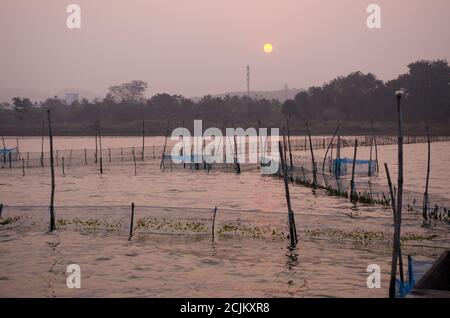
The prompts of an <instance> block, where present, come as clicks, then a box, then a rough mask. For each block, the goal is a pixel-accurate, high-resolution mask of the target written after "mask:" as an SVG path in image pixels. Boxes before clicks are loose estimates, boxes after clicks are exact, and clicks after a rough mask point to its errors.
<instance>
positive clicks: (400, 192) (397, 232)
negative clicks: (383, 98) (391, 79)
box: [389, 91, 403, 298]
mask: <svg viewBox="0 0 450 318" xmlns="http://www.w3.org/2000/svg"><path fill="white" fill-rule="evenodd" d="M402 95H403V92H401V91H399V92H397V93H396V98H397V122H398V136H397V143H398V180H397V209H396V214H397V217H396V219H395V227H394V241H393V251H392V266H391V279H390V284H389V297H390V298H395V277H396V274H397V255H399V251H400V237H401V222H402V201H403V128H402V109H401V99H402Z"/></svg>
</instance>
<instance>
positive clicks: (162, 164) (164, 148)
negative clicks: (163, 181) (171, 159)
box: [159, 122, 169, 170]
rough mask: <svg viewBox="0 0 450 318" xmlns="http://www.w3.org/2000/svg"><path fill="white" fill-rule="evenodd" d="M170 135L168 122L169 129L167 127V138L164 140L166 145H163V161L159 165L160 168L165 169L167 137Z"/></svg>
mask: <svg viewBox="0 0 450 318" xmlns="http://www.w3.org/2000/svg"><path fill="white" fill-rule="evenodd" d="M168 136H169V122H167V129H166V139H165V140H164V147H163V152H162V155H161V163H160V165H159V169H163V170H164V156H165V154H166V147H167V138H168Z"/></svg>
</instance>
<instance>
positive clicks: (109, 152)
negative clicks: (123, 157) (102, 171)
mask: <svg viewBox="0 0 450 318" xmlns="http://www.w3.org/2000/svg"><path fill="white" fill-rule="evenodd" d="M108 159H109V163H111V148H108Z"/></svg>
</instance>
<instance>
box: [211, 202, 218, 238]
mask: <svg viewBox="0 0 450 318" xmlns="http://www.w3.org/2000/svg"><path fill="white" fill-rule="evenodd" d="M216 213H217V207H216V206H215V207H214V213H213V219H212V241H213V242H214V233H215V225H216Z"/></svg>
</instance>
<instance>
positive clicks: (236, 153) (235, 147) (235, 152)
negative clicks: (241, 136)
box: [233, 135, 241, 174]
mask: <svg viewBox="0 0 450 318" xmlns="http://www.w3.org/2000/svg"><path fill="white" fill-rule="evenodd" d="M233 137H234V167H235V169H236V173H237V174H240V173H241V166H240V164H239V158H238V150H237V141H236V135H234V136H233Z"/></svg>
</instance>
